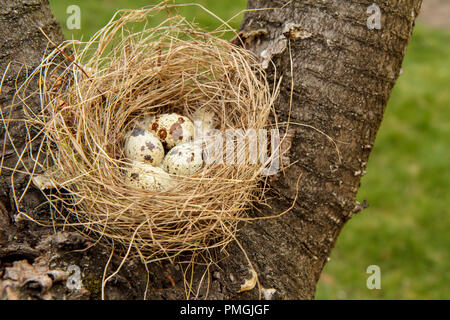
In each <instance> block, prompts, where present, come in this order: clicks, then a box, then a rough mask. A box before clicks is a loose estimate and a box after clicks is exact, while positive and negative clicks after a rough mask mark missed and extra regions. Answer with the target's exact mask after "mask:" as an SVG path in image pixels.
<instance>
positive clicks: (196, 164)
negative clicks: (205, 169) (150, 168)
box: [163, 142, 203, 176]
mask: <svg viewBox="0 0 450 320" xmlns="http://www.w3.org/2000/svg"><path fill="white" fill-rule="evenodd" d="M202 166H203V159H202V148H201V147H200V146H198V145H197V144H195V143H194V142H185V143H181V144H179V145H177V146H175V147H173V148H172V149H171V150H170V151H169V152H168V153H167V155H166V157H165V158H164V161H163V168H164V170H166V171H167V172H169V173H172V174H176V175H183V176H188V175H192V174H194V173H195V172H197V171H198V170H200V168H201V167H202Z"/></svg>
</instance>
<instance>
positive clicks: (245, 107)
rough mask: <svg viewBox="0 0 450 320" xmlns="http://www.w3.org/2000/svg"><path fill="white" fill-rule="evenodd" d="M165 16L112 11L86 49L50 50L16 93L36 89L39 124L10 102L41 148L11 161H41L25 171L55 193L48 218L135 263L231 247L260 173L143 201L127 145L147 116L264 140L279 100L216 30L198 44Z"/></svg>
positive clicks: (219, 173)
mask: <svg viewBox="0 0 450 320" xmlns="http://www.w3.org/2000/svg"><path fill="white" fill-rule="evenodd" d="M169 8H170V7H169V6H156V7H153V8H150V9H145V10H123V11H119V12H118V13H117V14H116V15H115V17H114V18H113V19H112V20H111V21H110V22H109V23H108V24H107V25H106V26H105V27H104V28H103V29H101V30H100V31H99V32H98V33H97V34H95V36H94V37H93V38H92V39H91V40H90V41H89V42H86V43H81V42H78V41H68V42H65V43H64V44H62V45H60V46H59V47H58V48H56V49H55V50H53V51H52V52H51V53H50V54H49V55H48V56H46V57H45V58H44V59H43V61H42V64H41V65H40V66H39V67H38V68H37V69H36V70H35V71H34V72H33V73H32V74H31V76H30V77H29V78H28V79H27V82H26V83H25V84H24V85H23V86H22V87H21V88H20V90H19V93H20V92H25V91H26V90H25V88H26V87H27V85H28V84H29V83H30V82H31V81H33V79H36V78H39V81H40V91H39V92H38V93H36V94H38V95H39V99H40V102H41V103H40V110H39V112H37V113H36V112H32V111H31V108H28V107H27V103H26V100H27V98H28V97H22V98H20V99H19V98H16V99H19V100H20V101H19V102H20V104H22V105H24V106H25V107H24V111H25V113H26V116H27V117H28V119H29V120H27V121H26V127H27V132H32V131H33V129H34V130H35V129H36V128H37V130H38V131H39V135H40V137H41V138H42V143H41V144H40V150H39V152H38V153H39V154H40V155H39V156H36V150H31V146H32V145H33V143H32V140H33V139H35V138H36V136H32V135H29V141H28V144H27V148H28V150H26V151H24V152H23V153H21V159H20V161H22V159H23V157H24V155H25V154H27V153H29V154H34V159H39V161H37V160H36V161H35V162H34V164H33V165H32V167H31V168H28V169H26V171H27V172H28V173H30V174H31V175H34V174H36V173H37V172H40V171H44V172H45V174H46V175H47V176H49V177H50V178H51V180H52V181H53V182H54V184H55V186H56V187H57V188H56V190H52V191H50V192H49V191H46V192H45V195H46V197H47V198H48V200H49V202H50V203H51V204H52V210H54V211H55V212H57V215H56V216H59V217H60V218H62V221H63V224H64V225H70V226H73V227H76V228H77V229H78V230H80V231H81V232H83V234H84V235H86V236H88V237H91V238H92V239H96V240H106V243H109V244H113V245H114V248H116V249H117V248H120V249H121V250H120V252H121V253H122V254H125V255H126V256H127V257H130V256H136V255H138V256H140V257H141V258H142V259H143V260H144V262H151V261H155V260H158V259H165V258H169V259H173V258H174V257H176V256H177V255H179V254H181V253H185V252H204V251H205V250H208V249H211V248H223V247H224V246H225V245H226V244H228V243H229V242H230V241H232V240H233V239H234V237H235V234H236V232H237V230H238V224H239V221H242V220H245V218H246V211H247V210H248V209H249V208H250V207H251V206H252V204H253V203H254V202H255V201H260V199H261V188H262V184H261V180H262V176H261V170H262V166H261V165H252V164H249V163H245V164H244V165H211V166H204V167H203V168H202V169H201V170H200V171H199V172H197V173H196V174H194V175H193V176H189V177H177V178H176V179H178V180H179V182H180V183H179V184H178V185H177V186H176V187H175V188H174V189H171V190H168V191H165V192H152V191H148V190H140V189H136V188H134V187H131V186H130V185H128V184H126V183H125V178H124V177H125V171H126V169H127V166H128V163H127V160H126V159H125V156H124V152H123V144H124V135H125V133H126V132H127V131H128V130H130V129H131V128H132V127H133V125H134V124H135V123H136V121H138V120H139V119H142V118H143V117H144V116H148V115H155V114H161V113H167V112H177V113H179V114H183V115H185V116H187V117H191V116H192V114H193V113H194V112H195V111H196V110H197V109H198V108H204V109H206V110H210V111H213V112H214V113H215V114H216V115H217V119H218V122H219V127H218V129H219V130H226V129H236V128H243V129H247V128H251V129H256V130H258V129H270V124H269V122H268V118H269V115H270V113H271V112H273V101H274V99H275V96H276V92H277V90H276V89H273V88H272V89H271V88H270V87H269V85H268V83H267V81H266V78H265V74H264V72H263V71H262V69H261V68H260V67H259V63H258V61H257V60H256V58H255V57H253V56H252V54H251V53H249V52H248V51H246V50H245V49H242V48H240V47H238V46H235V45H233V44H231V43H230V42H228V41H225V40H222V39H221V38H219V37H218V36H217V35H219V34H223V33H225V32H229V31H230V30H227V28H226V27H225V26H222V27H221V28H219V29H217V30H215V31H214V32H207V31H204V30H201V29H200V28H199V27H198V26H195V25H193V24H192V23H190V22H188V21H187V20H186V19H184V18H183V17H181V16H180V15H178V14H174V11H173V10H172V9H173V8H172V9H170V10H169ZM166 13H167V15H166V16H165V18H164V19H160V17H161V15H162V14H166ZM158 19H159V20H158ZM154 21H160V22H158V23H157V24H156V26H154V27H150V24H153V25H154ZM69 52H70V53H69ZM19 96H20V95H19V94H18V97H19ZM21 200H22V196H20V195H17V196H16V205H17V207H18V208H19V207H20V201H21ZM61 204H63V206H61ZM61 208H62V209H61ZM24 214H25V213H24Z"/></svg>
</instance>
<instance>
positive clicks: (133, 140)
mask: <svg viewBox="0 0 450 320" xmlns="http://www.w3.org/2000/svg"><path fill="white" fill-rule="evenodd" d="M124 152H125V156H126V157H127V158H128V159H130V160H136V161H141V162H144V163H148V164H151V165H153V166H158V165H160V164H161V163H162V161H163V159H164V147H163V145H162V143H161V141H160V140H159V139H158V137H157V136H156V135H155V134H154V133H153V132H151V131H148V130H145V129H142V128H139V127H138V128H135V129H133V130H131V131H130V132H129V133H128V134H127V136H126V138H125V147H124Z"/></svg>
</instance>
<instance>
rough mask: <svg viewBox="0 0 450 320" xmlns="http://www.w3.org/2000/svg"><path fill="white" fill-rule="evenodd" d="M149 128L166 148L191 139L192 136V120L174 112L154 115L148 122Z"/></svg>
mask: <svg viewBox="0 0 450 320" xmlns="http://www.w3.org/2000/svg"><path fill="white" fill-rule="evenodd" d="M150 130H151V131H153V132H155V133H156V135H157V136H158V137H159V139H160V140H161V141H162V142H163V144H164V145H165V146H166V147H167V148H168V149H171V148H173V147H174V146H176V145H177V144H180V143H183V142H187V141H192V139H193V137H194V124H193V123H192V121H191V120H189V119H188V118H186V117H185V116H181V115H179V114H176V113H170V114H162V115H159V116H156V117H155V118H154V119H153V122H152V123H151V124H150Z"/></svg>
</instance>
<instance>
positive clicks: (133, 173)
mask: <svg viewBox="0 0 450 320" xmlns="http://www.w3.org/2000/svg"><path fill="white" fill-rule="evenodd" d="M126 182H127V183H128V184H130V185H132V186H134V187H136V188H139V189H144V190H149V191H167V190H169V189H171V188H173V187H175V186H176V185H177V181H176V180H175V179H174V178H172V177H171V176H170V175H169V174H168V173H167V172H165V171H164V170H163V169H162V168H161V167H154V166H152V165H148V164H145V163H141V162H137V161H134V162H133V164H132V166H131V168H130V169H128V170H127V172H126Z"/></svg>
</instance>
